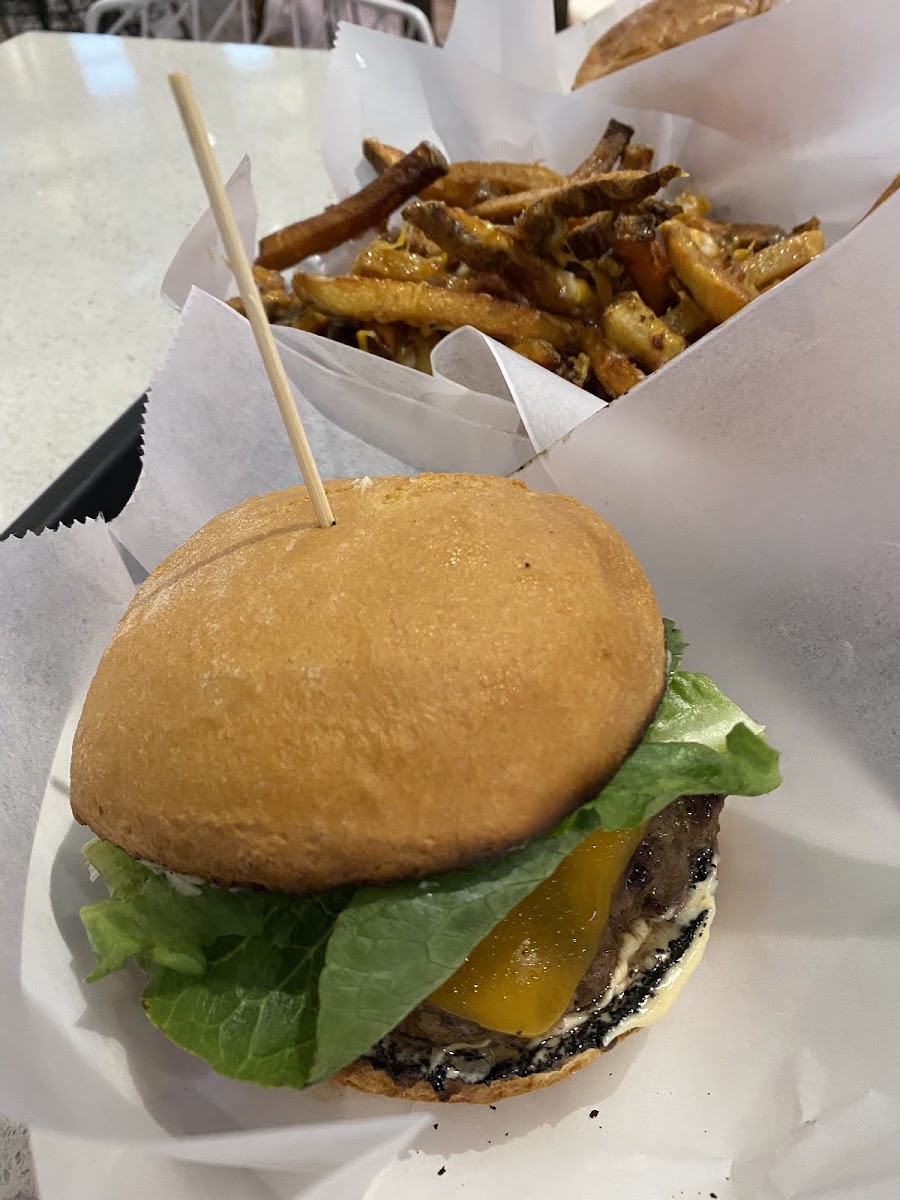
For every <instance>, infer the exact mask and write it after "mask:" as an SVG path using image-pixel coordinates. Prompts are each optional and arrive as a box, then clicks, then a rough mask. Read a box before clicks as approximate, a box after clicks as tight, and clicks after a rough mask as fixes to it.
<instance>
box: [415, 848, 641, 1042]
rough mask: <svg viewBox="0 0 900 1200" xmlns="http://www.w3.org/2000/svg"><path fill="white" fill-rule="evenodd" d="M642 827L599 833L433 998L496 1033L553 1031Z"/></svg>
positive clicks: (592, 947) (497, 928) (591, 950)
mask: <svg viewBox="0 0 900 1200" xmlns="http://www.w3.org/2000/svg"><path fill="white" fill-rule="evenodd" d="M643 833H644V830H643V827H642V828H639V829H621V830H616V831H615V832H611V833H606V832H603V833H598V834H595V835H594V836H593V837H590V838H588V839H587V840H586V841H584V842H582V843H581V845H580V846H579V847H578V848H577V849H576V850H573V851H572V853H571V854H570V855H569V856H568V858H565V859H563V861H562V862H561V863H560V865H559V866H558V867H557V869H556V871H555V872H554V873H553V874H552V875H551V876H550V877H549V879H546V880H545V881H544V882H543V883H542V884H541V885H540V886H539V887H537V888H536V889H535V890H534V891H533V892H532V893H531V895H530V896H527V897H526V898H525V899H524V900H523V901H522V903H521V904H520V905H518V907H517V908H514V909H513V910H512V912H511V913H509V914H508V916H506V917H505V918H504V919H503V920H502V921H501V922H500V924H499V925H497V926H495V928H494V929H492V930H491V932H490V933H489V934H488V935H487V937H486V938H484V940H483V941H481V942H479V943H478V945H477V946H476V947H475V949H474V950H473V951H472V953H471V954H470V955H469V957H468V958H467V959H466V961H465V962H464V963H463V965H462V966H461V967H460V968H459V970H458V971H456V972H455V974H453V975H451V976H450V978H449V979H448V980H447V982H446V983H444V984H442V985H441V986H440V987H439V988H438V990H437V991H436V992H434V993H433V994H432V995H431V997H430V999H431V1002H432V1004H436V1005H437V1006H438V1008H442V1009H444V1011H445V1012H449V1013H453V1014H455V1015H456V1016H458V1017H464V1018H466V1019H467V1020H469V1021H477V1022H478V1024H479V1025H484V1026H485V1028H487V1029H496V1030H498V1031H499V1032H500V1033H513V1034H521V1035H522V1036H523V1037H538V1036H539V1035H540V1034H542V1033H546V1031H547V1030H548V1029H550V1028H552V1026H553V1025H555V1024H556V1022H557V1021H558V1020H559V1018H560V1017H561V1016H562V1015H563V1013H564V1012H565V1011H566V1009H567V1008H568V1006H569V1003H570V1001H571V999H572V995H573V994H574V992H575V988H576V987H577V986H578V982H579V980H580V979H581V977H582V975H584V973H585V971H586V970H587V968H588V967H589V966H590V964H591V961H592V960H593V958H594V956H595V955H596V953H597V947H598V946H599V944H600V935H601V934H602V933H603V927H604V926H605V925H606V922H607V919H608V917H609V906H610V902H611V900H612V895H613V892H614V891H615V889H616V884H617V883H618V882H619V878H620V876H621V874H622V872H623V871H624V870H625V867H626V866H627V865H628V860H629V859H630V858H631V856H632V854H633V853H634V851H635V849H636V847H637V845H638V843H639V842H640V840H641V838H642V837H643Z"/></svg>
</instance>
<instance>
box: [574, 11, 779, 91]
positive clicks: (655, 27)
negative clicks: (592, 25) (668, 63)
mask: <svg viewBox="0 0 900 1200" xmlns="http://www.w3.org/2000/svg"><path fill="white" fill-rule="evenodd" d="M771 7H772V0H652V3H650V4H645V5H644V6H643V7H642V8H639V9H637V10H636V11H635V12H633V13H631V14H630V15H629V16H627V17H624V18H623V19H622V20H621V21H619V22H618V24H616V25H613V27H612V29H608V30H607V31H606V33H605V34H604V35H603V37H601V38H599V39H598V40H597V41H596V42H595V43H594V44H593V46H592V47H591V48H590V50H589V51H588V53H587V56H586V57H585V60H584V62H583V63H582V64H581V66H580V67H579V68H578V74H577V75H576V76H575V82H574V84H573V85H572V86H573V88H579V87H583V86H584V84H586V83H590V82H591V81H592V80H594V79H602V78H603V76H604V75H611V74H612V73H613V71H620V70H621V69H622V68H623V67H630V66H631V64H632V63H636V62H640V61H641V59H643V58H651V57H652V56H653V55H654V54H659V53H660V52H661V51H663V50H671V49H672V48H673V47H674V46H681V45H682V44H683V43H684V42H692V41H694V39H695V38H699V37H703V35H704V34H706V33H714V32H715V31H716V30H717V29H724V28H725V26H726V25H732V24H733V23H734V22H735V21H741V20H743V19H744V18H745V17H755V16H757V15H758V14H759V13H762V12H766V11H767V10H768V9H769V8H771Z"/></svg>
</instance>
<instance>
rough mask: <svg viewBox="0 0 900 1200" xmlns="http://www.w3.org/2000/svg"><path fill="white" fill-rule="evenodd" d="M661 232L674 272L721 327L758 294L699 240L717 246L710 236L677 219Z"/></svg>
mask: <svg viewBox="0 0 900 1200" xmlns="http://www.w3.org/2000/svg"><path fill="white" fill-rule="evenodd" d="M659 231H660V233H661V234H662V236H663V241H664V242H665V245H666V249H667V250H668V252H669V261H670V262H671V264H672V270H673V271H674V272H675V274H676V275H677V276H678V278H679V279H680V280H681V282H682V283H683V284H684V286H685V287H686V288H687V290H688V291H689V292H690V294H691V295H692V296H693V298H694V300H695V301H696V302H697V304H698V305H699V306H700V308H702V309H703V311H704V312H705V313H707V315H708V316H710V317H711V318H712V319H713V321H715V322H716V324H717V325H718V324H720V323H721V322H722V321H727V320H728V318H729V317H733V316H734V314H735V313H736V312H738V310H739V309H742V308H743V307H744V305H745V304H749V303H750V301H751V300H752V299H753V298H754V296H756V295H757V291H756V288H754V287H752V286H751V285H749V284H746V283H744V282H743V280H742V279H741V278H740V277H739V275H738V274H737V272H736V271H734V270H732V269H730V268H729V267H728V266H727V265H725V264H724V263H723V262H722V261H721V260H720V259H719V258H718V257H715V256H713V255H711V254H709V253H707V249H708V246H707V243H705V242H704V243H701V242H700V241H699V239H700V238H709V239H710V242H712V245H713V246H715V245H716V243H715V241H714V239H713V238H712V236H711V235H710V234H708V233H701V231H700V230H695V229H691V228H690V227H689V226H688V225H685V224H684V222H683V221H679V220H678V218H677V217H676V218H675V219H674V220H671V221H664V222H663V223H662V225H660V227H659ZM701 245H702V247H703V248H701Z"/></svg>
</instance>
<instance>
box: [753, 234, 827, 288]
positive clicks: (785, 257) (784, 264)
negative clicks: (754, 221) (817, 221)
mask: <svg viewBox="0 0 900 1200" xmlns="http://www.w3.org/2000/svg"><path fill="white" fill-rule="evenodd" d="M824 249H825V238H824V237H823V236H822V231H821V230H820V229H807V230H806V231H805V232H804V233H796V234H794V235H793V236H792V237H786V238H782V240H781V241H780V242H773V243H772V245H771V246H766V248H765V249H764V250H758V251H757V252H756V254H753V255H751V256H750V258H748V259H746V260H745V261H744V264H743V265H744V280H745V282H746V283H749V284H750V286H751V287H757V288H764V287H768V286H769V285H770V284H773V283H777V282H779V281H780V280H782V279H787V277H788V275H793V273H794V272H795V271H799V270H800V268H801V267H805V266H806V264H807V263H809V262H812V260H813V259H814V258H816V257H817V256H818V255H820V254H821V253H822V251H823V250H824Z"/></svg>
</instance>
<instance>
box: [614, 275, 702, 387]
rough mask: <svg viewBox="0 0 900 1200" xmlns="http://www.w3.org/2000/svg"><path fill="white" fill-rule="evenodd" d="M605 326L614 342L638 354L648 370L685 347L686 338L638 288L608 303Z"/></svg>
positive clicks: (657, 366) (665, 361)
mask: <svg viewBox="0 0 900 1200" xmlns="http://www.w3.org/2000/svg"><path fill="white" fill-rule="evenodd" d="M601 327H602V329H603V334H604V336H605V337H606V340H607V341H608V342H609V343H610V344H611V345H612V346H614V347H615V348H616V349H617V350H621V351H622V353H623V354H627V355H628V357H629V358H636V359H637V361H638V362H639V363H640V365H641V366H642V367H644V369H645V370H647V371H656V370H657V369H658V368H659V367H661V366H663V365H664V364H665V363H667V362H668V361H669V359H670V358H674V357H675V355H676V354H680V353H681V351H682V350H683V349H684V347H685V341H684V338H683V337H679V335H678V334H677V333H673V331H672V330H671V329H670V328H669V326H668V325H667V324H666V323H665V321H661V320H660V319H659V317H658V316H657V315H656V313H654V311H653V309H652V308H648V307H647V305H646V304H645V303H644V302H643V300H642V299H641V298H640V296H639V295H638V294H637V292H623V293H622V294H621V295H620V296H617V297H616V298H615V300H613V302H612V304H607V306H606V308H605V309H604V310H603V320H602V322H601Z"/></svg>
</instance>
